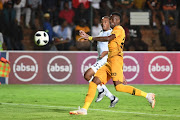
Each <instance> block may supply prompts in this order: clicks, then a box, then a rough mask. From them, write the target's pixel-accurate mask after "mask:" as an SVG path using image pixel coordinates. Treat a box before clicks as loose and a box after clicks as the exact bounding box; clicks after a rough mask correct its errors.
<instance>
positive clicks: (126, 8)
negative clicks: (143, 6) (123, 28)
mask: <svg viewBox="0 0 180 120" xmlns="http://www.w3.org/2000/svg"><path fill="white" fill-rule="evenodd" d="M117 1H118V2H119V7H120V8H121V14H122V18H123V21H125V20H126V19H128V18H127V17H129V16H130V11H131V10H132V9H133V5H134V0H117ZM123 21H122V22H121V23H122V24H124V22H123Z"/></svg>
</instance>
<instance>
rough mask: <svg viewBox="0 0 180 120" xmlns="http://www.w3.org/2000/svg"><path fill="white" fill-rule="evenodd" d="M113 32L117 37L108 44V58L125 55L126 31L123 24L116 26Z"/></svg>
mask: <svg viewBox="0 0 180 120" xmlns="http://www.w3.org/2000/svg"><path fill="white" fill-rule="evenodd" d="M111 34H115V36H116V38H114V39H113V40H111V41H110V42H109V44H108V48H109V53H108V58H111V57H113V56H116V55H119V56H122V57H123V47H124V41H125V31H124V29H123V28H122V26H120V25H118V26H115V27H114V28H113V30H112V32H111Z"/></svg>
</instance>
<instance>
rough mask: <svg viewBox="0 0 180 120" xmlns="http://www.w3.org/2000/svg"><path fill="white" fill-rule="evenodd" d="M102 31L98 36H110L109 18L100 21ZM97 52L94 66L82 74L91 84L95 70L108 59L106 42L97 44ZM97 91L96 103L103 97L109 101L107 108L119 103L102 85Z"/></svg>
mask: <svg viewBox="0 0 180 120" xmlns="http://www.w3.org/2000/svg"><path fill="white" fill-rule="evenodd" d="M101 25H102V29H103V30H101V32H100V33H99V36H109V35H111V32H112V29H111V28H110V23H109V17H108V16H105V17H103V18H102V20H101ZM97 51H98V58H97V61H96V63H95V64H93V65H92V66H91V67H90V68H89V69H88V70H87V71H86V72H85V74H84V78H85V79H86V80H87V81H89V82H91V81H92V79H93V76H94V74H95V73H96V72H97V70H98V69H99V68H100V67H101V66H103V65H104V64H105V63H106V62H107V58H108V42H99V41H98V42H97ZM97 90H98V92H99V93H98V97H97V99H96V102H99V101H101V100H102V99H103V97H104V96H107V97H108V98H109V99H110V100H111V103H110V106H109V107H115V105H116V103H117V102H118V101H119V99H118V98H117V97H115V96H114V95H113V94H112V93H111V92H110V91H109V90H108V89H107V87H106V86H105V85H104V84H102V85H98V86H97Z"/></svg>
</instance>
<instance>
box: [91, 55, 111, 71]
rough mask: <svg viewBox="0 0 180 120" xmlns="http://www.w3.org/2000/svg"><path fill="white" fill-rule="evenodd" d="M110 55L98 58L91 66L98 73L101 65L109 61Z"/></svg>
mask: <svg viewBox="0 0 180 120" xmlns="http://www.w3.org/2000/svg"><path fill="white" fill-rule="evenodd" d="M107 58H108V55H106V56H104V57H103V58H102V59H100V60H97V61H96V62H95V63H94V64H93V65H92V66H91V67H90V68H92V69H93V71H94V72H95V73H96V72H97V71H98V69H99V68H100V67H102V66H103V65H104V64H105V63H106V62H107Z"/></svg>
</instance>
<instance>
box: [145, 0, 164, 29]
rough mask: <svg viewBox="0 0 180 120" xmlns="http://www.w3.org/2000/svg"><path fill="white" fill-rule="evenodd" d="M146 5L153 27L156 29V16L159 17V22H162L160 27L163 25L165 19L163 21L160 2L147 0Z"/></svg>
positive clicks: (158, 0)
mask: <svg viewBox="0 0 180 120" xmlns="http://www.w3.org/2000/svg"><path fill="white" fill-rule="evenodd" d="M147 4H148V7H149V9H150V10H151V13H152V21H153V27H156V25H157V24H156V16H157V15H158V16H159V15H160V17H161V21H162V25H165V19H164V15H163V12H162V11H161V9H160V7H161V2H160V0H147Z"/></svg>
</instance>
